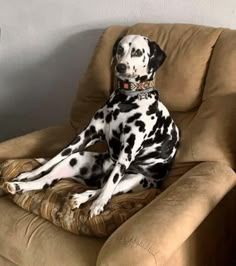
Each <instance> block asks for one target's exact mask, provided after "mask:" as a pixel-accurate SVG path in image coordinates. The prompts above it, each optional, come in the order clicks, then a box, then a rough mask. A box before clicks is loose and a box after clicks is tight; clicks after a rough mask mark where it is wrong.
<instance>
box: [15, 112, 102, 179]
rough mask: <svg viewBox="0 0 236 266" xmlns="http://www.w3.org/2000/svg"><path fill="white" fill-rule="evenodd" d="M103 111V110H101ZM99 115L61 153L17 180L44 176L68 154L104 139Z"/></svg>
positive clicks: (21, 175)
mask: <svg viewBox="0 0 236 266" xmlns="http://www.w3.org/2000/svg"><path fill="white" fill-rule="evenodd" d="M100 112H102V110H100ZM96 117H97V116H96V115H95V116H94V118H93V119H92V120H91V122H90V123H89V125H88V126H87V127H86V128H85V130H83V131H82V132H81V133H80V134H79V135H77V136H76V137H75V139H74V140H73V141H72V142H71V143H70V144H69V145H68V146H67V147H66V148H64V149H63V150H62V151H61V152H60V153H59V154H57V155H56V156H55V157H53V158H52V159H51V160H49V161H48V162H46V163H45V164H43V165H42V166H40V167H39V168H37V169H34V170H33V171H31V172H25V173H22V174H20V175H19V176H17V177H16V178H15V181H24V180H34V179H37V178H39V177H41V176H44V175H45V174H47V173H48V172H50V171H51V170H52V168H53V167H54V166H55V165H57V164H59V163H60V162H62V161H64V160H65V159H66V158H67V157H68V156H70V155H72V154H74V153H78V152H79V151H82V150H84V149H85V148H86V147H88V146H90V145H93V144H94V143H96V142H98V141H99V140H103V139H104V123H102V121H101V119H95V118H96Z"/></svg>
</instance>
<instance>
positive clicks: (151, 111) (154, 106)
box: [146, 101, 158, 115]
mask: <svg viewBox="0 0 236 266" xmlns="http://www.w3.org/2000/svg"><path fill="white" fill-rule="evenodd" d="M157 111H158V102H157V101H155V102H153V103H152V104H150V105H149V107H148V111H147V112H146V114H147V115H152V114H156V113H157Z"/></svg>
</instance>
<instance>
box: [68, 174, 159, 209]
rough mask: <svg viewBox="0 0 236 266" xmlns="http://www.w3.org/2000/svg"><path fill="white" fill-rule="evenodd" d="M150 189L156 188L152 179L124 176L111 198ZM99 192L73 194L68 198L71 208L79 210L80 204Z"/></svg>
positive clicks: (89, 191)
mask: <svg viewBox="0 0 236 266" xmlns="http://www.w3.org/2000/svg"><path fill="white" fill-rule="evenodd" d="M152 187H157V180H155V179H154V178H150V177H145V176H144V175H142V174H126V175H125V176H124V178H123V179H122V180H121V181H120V183H119V184H118V185H117V186H116V188H115V190H114V192H113V196H114V195H116V194H119V193H127V192H135V191H141V190H145V189H147V188H152ZM101 191H102V189H94V190H92V189H91V190H87V191H85V192H82V193H75V194H74V195H72V196H71V197H70V206H71V208H72V209H76V208H79V207H80V205H81V204H83V203H85V202H88V201H90V200H92V199H94V198H96V197H97V196H99V194H100V193H101Z"/></svg>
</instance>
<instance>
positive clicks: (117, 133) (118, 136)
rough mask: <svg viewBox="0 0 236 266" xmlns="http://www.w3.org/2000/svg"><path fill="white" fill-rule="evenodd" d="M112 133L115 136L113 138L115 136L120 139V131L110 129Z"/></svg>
mask: <svg viewBox="0 0 236 266" xmlns="http://www.w3.org/2000/svg"><path fill="white" fill-rule="evenodd" d="M112 135H113V136H114V137H115V138H117V139H120V133H119V132H118V131H116V130H114V129H113V130H112Z"/></svg>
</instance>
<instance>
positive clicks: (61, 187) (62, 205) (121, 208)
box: [0, 159, 160, 237]
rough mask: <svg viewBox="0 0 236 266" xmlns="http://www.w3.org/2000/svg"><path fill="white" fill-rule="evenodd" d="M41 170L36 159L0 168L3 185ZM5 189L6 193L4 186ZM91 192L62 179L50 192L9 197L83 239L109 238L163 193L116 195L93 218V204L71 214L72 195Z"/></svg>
mask: <svg viewBox="0 0 236 266" xmlns="http://www.w3.org/2000/svg"><path fill="white" fill-rule="evenodd" d="M39 166H40V162H39V161H38V160H37V159H19V160H7V161H4V162H2V163H1V164H0V174H1V177H2V180H1V183H2V184H3V183H4V181H6V180H11V179H12V178H14V177H15V176H17V175H18V174H19V173H21V172H25V171H31V170H32V169H34V168H36V167H39ZM2 188H3V189H4V186H2ZM88 188H89V187H86V186H84V185H82V184H79V183H77V182H76V181H74V180H72V179H63V180H61V181H59V182H58V183H57V184H56V185H55V186H54V187H52V188H49V189H47V190H43V191H30V192H25V193H22V194H16V195H14V196H10V197H12V200H13V201H14V202H15V203H16V204H17V205H19V206H20V207H22V208H23V209H25V210H27V211H29V212H32V213H34V214H36V215H39V216H41V217H43V218H45V219H47V220H48V221H50V222H52V223H53V224H55V225H57V226H59V227H62V228H64V229H65V230H68V231H70V232H73V233H75V234H80V235H89V236H97V237H107V236H109V235H110V234H111V233H112V232H113V231H114V230H115V229H116V228H118V227H119V226H120V225H121V224H122V223H124V222H125V221H126V220H127V219H129V218H130V217H131V216H132V215H134V214H135V213H136V212H138V211H139V210H140V209H142V208H143V207H144V206H145V205H147V204H148V203H149V202H151V201H152V200H153V199H154V198H155V197H156V196H157V195H158V194H159V193H160V191H159V190H157V189H148V190H144V191H141V192H133V193H128V194H120V195H116V196H114V197H112V200H111V201H110V202H109V204H108V205H107V206H106V207H105V211H104V212H103V213H102V214H100V215H99V216H95V217H93V218H90V217H89V207H90V205H91V202H87V203H85V204H83V205H82V206H81V208H79V209H76V210H72V209H71V207H70V206H69V203H68V198H69V196H70V195H71V194H72V193H76V192H83V191H85V190H86V189H88ZM2 193H3V190H2Z"/></svg>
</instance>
